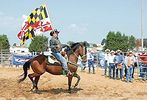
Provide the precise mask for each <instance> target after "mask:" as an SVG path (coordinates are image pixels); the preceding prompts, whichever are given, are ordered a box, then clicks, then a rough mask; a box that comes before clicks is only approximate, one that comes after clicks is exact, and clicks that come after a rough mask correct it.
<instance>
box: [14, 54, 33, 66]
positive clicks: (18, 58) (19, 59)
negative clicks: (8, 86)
mask: <svg viewBox="0 0 147 100" xmlns="http://www.w3.org/2000/svg"><path fill="white" fill-rule="evenodd" d="M32 57H33V56H30V55H13V65H23V64H24V63H25V62H26V61H28V60H29V59H31V58H32Z"/></svg>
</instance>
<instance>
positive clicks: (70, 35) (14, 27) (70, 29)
mask: <svg viewBox="0 0 147 100" xmlns="http://www.w3.org/2000/svg"><path fill="white" fill-rule="evenodd" d="M140 1H141V0H1V3H0V35H2V34H6V35H7V37H8V39H9V42H10V44H11V45H13V44H14V43H17V44H19V43H20V41H19V39H18V38H17V34H18V33H19V31H20V29H21V26H22V23H23V20H24V19H23V17H22V16H23V15H26V16H28V15H30V13H31V12H32V11H33V10H34V9H35V8H38V7H40V5H42V4H46V5H47V9H48V13H49V16H50V20H51V22H52V25H53V27H54V28H56V29H58V30H59V31H60V33H59V38H60V41H61V42H62V43H67V42H68V41H74V42H79V41H87V42H89V43H97V44H100V43H101V41H102V39H103V38H106V36H107V33H108V32H109V31H114V32H117V31H119V32H121V33H124V34H126V35H128V36H130V35H133V36H135V37H136V38H141V6H140V4H141V3H140ZM143 33H144V34H143V37H144V38H147V0H143ZM43 35H45V36H47V37H48V38H49V39H50V38H51V37H50V36H49V32H46V33H43ZM30 41H31V40H28V41H27V45H29V43H30Z"/></svg>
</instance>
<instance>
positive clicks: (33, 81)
mask: <svg viewBox="0 0 147 100" xmlns="http://www.w3.org/2000/svg"><path fill="white" fill-rule="evenodd" d="M38 76H40V74H37V73H33V74H29V75H28V77H29V78H30V80H31V81H32V84H33V88H32V89H31V91H32V90H33V89H34V88H35V87H36V86H37V84H36V83H35V80H33V78H34V77H38Z"/></svg>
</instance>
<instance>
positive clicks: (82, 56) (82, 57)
mask: <svg viewBox="0 0 147 100" xmlns="http://www.w3.org/2000/svg"><path fill="white" fill-rule="evenodd" d="M73 54H74V55H75V56H76V58H77V59H78V60H80V61H83V60H84V57H86V56H87V55H86V51H85V47H84V55H80V57H81V59H82V60H81V59H79V57H78V56H77V54H76V53H75V52H74V53H73Z"/></svg>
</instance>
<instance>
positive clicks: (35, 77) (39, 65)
mask: <svg viewBox="0 0 147 100" xmlns="http://www.w3.org/2000/svg"><path fill="white" fill-rule="evenodd" d="M65 51H66V54H67V58H68V69H69V70H70V71H71V73H72V75H68V76H67V77H68V91H69V92H70V91H71V83H72V78H73V77H76V78H77V82H76V84H75V85H74V88H75V87H76V86H77V85H78V84H79V81H80V76H79V75H78V74H77V69H78V65H77V62H78V59H79V56H80V57H81V59H80V60H81V61H83V62H86V61H87V56H86V54H87V48H86V44H85V43H81V42H77V43H74V44H72V45H71V46H70V47H68V48H67V49H66V50H65ZM47 58H48V57H47V56H45V55H43V54H41V55H38V56H36V57H34V58H32V59H30V60H28V61H27V62H25V63H24V65H23V71H24V73H23V74H22V76H23V77H22V78H21V79H19V80H18V83H20V82H22V81H24V80H25V79H26V77H27V74H28V69H30V66H31V68H32V71H33V73H31V74H29V75H28V77H29V79H30V80H31V81H32V85H33V87H32V89H31V91H35V92H38V90H39V89H38V86H37V85H38V81H39V79H40V76H41V75H42V74H44V73H45V72H48V73H50V74H53V75H63V72H64V71H63V68H62V65H61V64H59V63H55V64H51V63H49V62H48V60H47Z"/></svg>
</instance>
